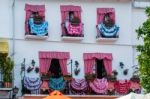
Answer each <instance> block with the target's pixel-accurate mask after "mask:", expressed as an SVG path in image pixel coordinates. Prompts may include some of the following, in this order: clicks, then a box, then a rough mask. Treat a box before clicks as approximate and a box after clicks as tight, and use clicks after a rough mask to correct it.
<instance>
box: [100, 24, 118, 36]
mask: <svg viewBox="0 0 150 99" xmlns="http://www.w3.org/2000/svg"><path fill="white" fill-rule="evenodd" d="M98 30H99V32H100V33H101V35H102V36H103V37H115V36H116V35H117V33H118V31H119V27H118V26H116V25H114V26H112V27H110V28H108V27H106V26H105V25H104V24H103V23H101V24H98Z"/></svg>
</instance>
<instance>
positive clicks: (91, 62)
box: [84, 59, 95, 74]
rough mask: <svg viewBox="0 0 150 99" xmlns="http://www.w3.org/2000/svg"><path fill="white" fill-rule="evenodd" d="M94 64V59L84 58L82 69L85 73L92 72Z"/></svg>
mask: <svg viewBox="0 0 150 99" xmlns="http://www.w3.org/2000/svg"><path fill="white" fill-rule="evenodd" d="M94 65H95V59H90V60H84V66H85V68H84V71H85V74H92V73H93V66H94Z"/></svg>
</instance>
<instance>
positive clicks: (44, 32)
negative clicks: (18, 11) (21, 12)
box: [25, 4, 48, 37]
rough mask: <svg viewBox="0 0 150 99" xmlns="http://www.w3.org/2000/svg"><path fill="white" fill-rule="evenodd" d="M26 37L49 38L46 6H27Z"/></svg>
mask: <svg viewBox="0 0 150 99" xmlns="http://www.w3.org/2000/svg"><path fill="white" fill-rule="evenodd" d="M25 11H26V19H25V35H26V36H31V35H32V36H38V37H42V36H48V22H46V21H45V6H44V5H29V4H26V5H25Z"/></svg>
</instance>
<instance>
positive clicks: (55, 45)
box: [0, 0, 146, 94]
mask: <svg viewBox="0 0 150 99" xmlns="http://www.w3.org/2000/svg"><path fill="white" fill-rule="evenodd" d="M26 4H30V5H45V20H46V21H47V22H48V38H47V39H45V40H37V39H25V28H24V26H25V16H26V11H25V10H24V9H25V5H26ZM132 4H133V3H132V1H130V0H14V1H13V0H11V1H10V0H1V1H0V9H1V11H0V13H1V15H0V22H1V23H2V24H0V27H1V29H0V38H5V39H7V40H8V41H9V54H10V55H12V56H13V58H14V61H15V68H14V86H17V87H19V88H21V86H22V85H21V75H20V72H21V63H22V62H23V59H24V58H25V60H26V67H28V66H30V64H31V60H32V59H34V60H35V62H36V63H35V65H36V66H39V65H40V59H39V52H40V51H49V52H51V51H52V52H69V54H70V58H69V59H68V61H67V63H69V62H70V60H71V59H72V61H73V64H72V70H74V69H75V65H74V63H75V61H78V62H79V68H80V73H79V75H77V76H76V75H75V74H74V72H72V75H73V78H76V79H82V78H84V75H85V72H84V68H85V66H84V58H83V54H84V53H111V54H112V70H117V71H118V76H117V78H118V80H124V79H130V78H131V77H132V72H133V70H132V69H133V68H132V66H134V65H137V60H136V55H137V52H136V48H135V46H136V45H137V44H139V43H141V41H137V39H136V38H137V35H136V32H135V29H137V28H138V27H139V26H140V25H141V24H142V23H143V22H144V21H145V20H146V15H145V14H144V9H139V8H135V7H133V5H132ZM61 5H74V6H80V7H81V9H82V12H81V19H82V23H83V24H84V26H83V27H84V31H83V33H84V37H83V38H82V40H80V41H79V40H78V41H77V40H72V39H71V40H64V39H62V36H61V35H62V30H61V22H62V21H61V11H60V6H61ZM97 8H114V9H115V22H116V24H117V25H118V26H119V27H120V29H119V37H118V38H117V39H115V40H110V39H109V38H107V39H106V40H99V41H97V40H96V36H97V29H96V25H97ZM120 62H123V64H124V68H125V69H129V73H128V75H127V76H125V75H123V74H122V71H123V70H122V69H121V68H120V67H119V63H120ZM67 69H68V72H69V73H71V65H70V64H69V65H67ZM32 76H33V77H34V75H32ZM20 94H21V91H20Z"/></svg>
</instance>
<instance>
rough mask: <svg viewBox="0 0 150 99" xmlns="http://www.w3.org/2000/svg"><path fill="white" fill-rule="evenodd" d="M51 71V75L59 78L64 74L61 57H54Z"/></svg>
mask: <svg viewBox="0 0 150 99" xmlns="http://www.w3.org/2000/svg"><path fill="white" fill-rule="evenodd" d="M49 72H51V75H52V77H54V78H59V77H60V76H62V73H61V68H60V64H59V59H52V61H51V66H50V68H49Z"/></svg>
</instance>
